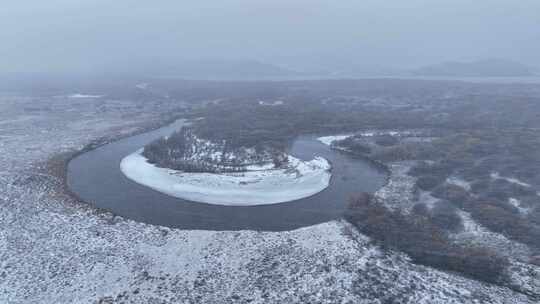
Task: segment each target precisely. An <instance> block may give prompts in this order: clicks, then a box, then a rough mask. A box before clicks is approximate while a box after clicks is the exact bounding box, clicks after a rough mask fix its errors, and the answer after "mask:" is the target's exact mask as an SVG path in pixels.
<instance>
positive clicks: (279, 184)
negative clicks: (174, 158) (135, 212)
mask: <svg viewBox="0 0 540 304" xmlns="http://www.w3.org/2000/svg"><path fill="white" fill-rule="evenodd" d="M141 152H142V149H141V150H139V151H137V152H135V153H133V154H130V155H128V156H126V157H125V158H124V159H122V162H121V163H120V168H121V170H122V172H123V173H124V174H125V175H126V176H127V177H128V178H130V179H131V180H133V181H135V182H137V183H139V184H141V185H145V186H148V187H150V188H152V189H154V190H157V191H160V192H163V193H165V194H168V195H171V196H175V197H179V198H183V199H187V200H190V201H195V202H203V203H208V204H217V205H231V206H247V205H266V204H276V203H281V202H287V201H292V200H297V199H301V198H304V197H308V196H311V195H314V194H316V193H318V192H320V191H322V190H324V189H325V188H326V187H328V184H329V182H330V175H331V174H330V164H329V163H328V161H326V160H325V159H324V158H321V157H317V158H315V159H313V160H311V161H302V160H299V159H297V158H294V157H292V156H289V161H288V165H287V167H286V168H281V169H268V168H265V167H261V168H258V167H255V166H251V167H250V168H249V169H250V170H249V171H247V172H241V173H221V174H214V173H187V172H181V171H175V170H171V169H166V168H159V167H156V166H155V165H153V164H150V163H148V162H147V159H146V158H145V157H144V156H143V155H141Z"/></svg>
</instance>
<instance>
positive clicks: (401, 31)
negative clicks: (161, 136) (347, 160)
mask: <svg viewBox="0 0 540 304" xmlns="http://www.w3.org/2000/svg"><path fill="white" fill-rule="evenodd" d="M0 2H2V3H1V5H0V39H1V40H0V41H2V44H1V48H0V56H1V57H0V69H1V70H2V71H4V72H44V71H45V72H47V71H51V72H66V71H83V70H84V71H86V70H96V69H123V68H126V67H130V66H133V65H145V64H152V63H153V62H179V61H183V60H192V59H201V58H232V59H252V60H260V61H264V62H268V63H275V64H282V65H286V66H291V67H295V68H303V67H309V68H314V67H317V66H319V65H320V66H321V67H325V68H326V67H332V66H340V65H346V64H350V63H352V64H355V65H382V66H395V67H405V68H406V67H414V66H418V65H423V64H428V63H436V62H440V61H446V60H468V59H479V58H494V57H495V58H508V59H513V60H516V61H520V62H523V63H527V64H531V65H535V66H540V1H539V0H519V1H516V0H475V1H473V0H439V1H436V0H406V1H403V0H399V1H398V0H395V1H393V0H385V1H381V0H296V1H295V0H193V1H184V0H155V1H141V0H47V1H44V0H17V1H15V0H0Z"/></svg>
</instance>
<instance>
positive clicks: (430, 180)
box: [416, 175, 446, 191]
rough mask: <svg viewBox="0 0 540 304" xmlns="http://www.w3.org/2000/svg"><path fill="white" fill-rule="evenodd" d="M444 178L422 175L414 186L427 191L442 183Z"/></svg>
mask: <svg viewBox="0 0 540 304" xmlns="http://www.w3.org/2000/svg"><path fill="white" fill-rule="evenodd" d="M445 179H446V178H445V177H443V176H437V175H423V176H421V177H419V178H418V180H416V186H417V187H418V188H420V189H422V190H425V191H429V190H432V189H433V188H435V187H437V186H438V185H440V184H441V183H442V182H444V180H445Z"/></svg>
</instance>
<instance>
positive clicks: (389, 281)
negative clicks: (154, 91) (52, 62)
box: [0, 96, 537, 304]
mask: <svg viewBox="0 0 540 304" xmlns="http://www.w3.org/2000/svg"><path fill="white" fill-rule="evenodd" d="M40 101H41V100H40V99H37V98H30V97H17V96H15V97H13V96H8V97H2V96H0V121H2V122H5V123H4V124H3V125H2V126H1V128H0V138H2V140H1V141H0V303H15V304H18V303H25V304H26V303H54V304H58V303H411V304H412V303H426V304H427V303H430V304H432V303H437V304H438V303H496V304H497V303H501V304H502V303H537V302H535V301H534V300H532V299H530V298H528V297H526V296H525V295H523V294H521V293H518V292H515V291H514V290H511V289H508V288H504V287H500V286H495V285H489V284H485V283H481V282H478V281H475V280H471V279H467V278H464V277H461V276H458V275H455V274H452V273H445V272H441V271H437V270H434V269H431V268H428V267H424V266H419V265H415V264H412V263H411V262H410V261H409V259H408V258H407V257H406V256H404V255H402V254H399V253H396V252H393V251H388V250H384V249H382V248H379V247H377V246H376V245H374V244H373V242H371V241H370V240H369V238H367V237H365V236H363V235H361V234H358V233H356V232H355V231H354V229H353V228H352V227H350V226H349V225H348V224H347V223H345V222H342V221H332V222H329V223H325V224H319V225H316V226H312V227H305V228H302V229H298V230H294V231H289V232H257V231H220V232H218V231H194V230H180V229H170V228H166V227H160V226H153V225H148V224H143V223H137V222H134V221H132V220H127V219H124V218H121V217H118V216H114V215H113V214H110V213H106V212H98V211H96V210H95V209H94V208H92V207H89V206H87V205H86V204H84V203H82V202H79V201H77V200H75V199H74V198H72V197H70V196H68V195H66V194H65V193H64V192H63V191H62V188H61V181H60V180H59V179H58V177H57V176H56V175H55V174H53V173H51V172H49V171H47V170H45V168H46V161H47V159H49V158H50V157H54V156H56V155H58V154H59V153H63V152H68V151H74V150H78V149H81V148H82V147H83V146H84V145H86V144H88V143H90V142H92V141H94V140H97V139H99V138H102V137H104V136H106V137H108V138H111V139H113V138H115V137H116V138H117V137H119V136H123V135H126V134H130V133H133V132H136V131H138V130H140V129H141V127H142V126H145V125H146V124H148V123H149V122H152V121H154V122H155V121H159V120H161V119H163V115H164V114H165V113H168V112H170V111H171V110H172V109H174V108H175V107H177V106H178V103H177V102H171V103H170V104H169V103H164V102H161V103H157V102H156V103H154V102H152V101H145V102H140V103H137V102H132V101H126V103H125V106H123V107H122V108H121V109H119V108H118V107H117V102H116V101H113V100H104V101H103V103H99V104H98V103H93V102H87V101H85V102H80V103H74V101H73V99H68V98H65V99H55V100H46V101H47V105H48V106H49V107H50V108H49V109H44V110H43V113H41V114H43V115H35V116H33V117H32V118H31V119H30V121H27V120H22V119H20V118H21V117H27V116H28V113H25V110H24V107H25V106H26V107H29V106H32V105H35V104H38V103H39V102H40ZM66 121H69V122H71V123H68V124H66Z"/></svg>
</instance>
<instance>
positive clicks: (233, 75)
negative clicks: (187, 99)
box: [157, 60, 300, 80]
mask: <svg viewBox="0 0 540 304" xmlns="http://www.w3.org/2000/svg"><path fill="white" fill-rule="evenodd" d="M157 73H159V74H162V75H164V76H170V77H181V78H187V79H202V80H205V79H223V80H229V79H230V80H250V79H274V78H277V79H279V78H288V77H296V76H298V75H300V73H298V72H296V71H292V70H289V69H286V68H282V67H279V66H277V65H273V64H268V63H263V62H259V61H252V60H198V61H190V62H183V63H179V64H175V65H174V66H169V67H168V68H164V69H160V70H158V71H157Z"/></svg>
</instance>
